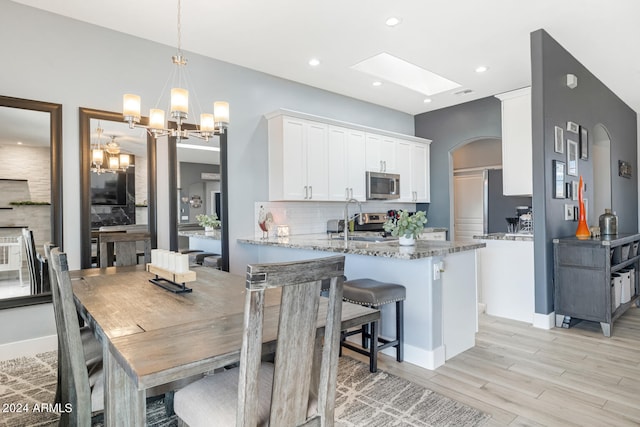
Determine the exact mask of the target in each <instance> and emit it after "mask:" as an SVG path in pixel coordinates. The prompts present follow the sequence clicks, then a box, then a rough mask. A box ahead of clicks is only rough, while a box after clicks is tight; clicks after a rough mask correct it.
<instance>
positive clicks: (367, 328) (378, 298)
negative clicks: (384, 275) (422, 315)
mask: <svg viewBox="0 0 640 427" xmlns="http://www.w3.org/2000/svg"><path fill="white" fill-rule="evenodd" d="M406 295H407V291H406V288H405V287H404V286H402V285H398V284H395V283H386V282H379V281H377V280H373V279H355V280H348V281H345V282H344V294H343V299H344V300H345V301H348V302H352V303H354V304H360V305H364V306H367V307H372V308H377V309H379V308H380V307H381V306H383V305H385V304H391V303H393V302H395V303H396V337H395V339H394V340H388V339H385V338H381V337H380V336H379V335H378V334H379V330H378V329H379V325H378V322H377V321H376V322H371V323H370V324H367V325H362V328H361V329H360V330H358V329H356V330H353V331H344V332H343V334H342V342H341V345H342V347H345V348H348V349H349V350H352V351H355V352H356V353H360V354H364V355H365V356H369V371H371V372H376V371H377V370H378V351H380V350H383V349H385V348H387V347H395V349H396V360H397V361H398V362H402V360H403V350H402V343H403V339H404V300H405V298H406ZM359 333H360V334H362V347H358V346H356V345H354V344H353V343H351V342H349V341H347V340H346V339H345V338H346V337H348V336H351V335H356V334H359ZM368 341H370V342H368ZM367 349H368V350H367Z"/></svg>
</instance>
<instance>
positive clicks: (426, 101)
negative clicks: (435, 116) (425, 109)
mask: <svg viewBox="0 0 640 427" xmlns="http://www.w3.org/2000/svg"><path fill="white" fill-rule="evenodd" d="M423 102H424V103H425V104H428V103H430V102H431V98H426V99H425V100H424V101H423Z"/></svg>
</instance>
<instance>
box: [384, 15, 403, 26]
mask: <svg viewBox="0 0 640 427" xmlns="http://www.w3.org/2000/svg"><path fill="white" fill-rule="evenodd" d="M400 22H402V20H401V19H400V18H396V17H395V16H392V17H390V18H388V19H387V20H386V21H385V24H387V26H388V27H395V26H396V25H398V24H399V23H400Z"/></svg>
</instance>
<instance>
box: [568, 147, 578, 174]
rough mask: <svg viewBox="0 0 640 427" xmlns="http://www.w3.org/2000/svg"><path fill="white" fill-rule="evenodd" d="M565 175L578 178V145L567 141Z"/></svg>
mask: <svg viewBox="0 0 640 427" xmlns="http://www.w3.org/2000/svg"><path fill="white" fill-rule="evenodd" d="M567 175H571V176H578V143H577V142H576V141H573V140H571V139H567Z"/></svg>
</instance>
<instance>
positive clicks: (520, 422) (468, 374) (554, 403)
mask: <svg viewBox="0 0 640 427" xmlns="http://www.w3.org/2000/svg"><path fill="white" fill-rule="evenodd" d="M345 354H349V355H350V356H352V357H354V358H358V359H360V360H366V358H365V357H364V356H361V355H358V354H356V353H353V352H349V351H348V350H345ZM378 363H379V367H380V368H381V369H383V370H385V371H387V372H389V373H392V374H394V375H397V376H400V377H403V378H406V379H408V380H410V381H413V382H415V383H419V384H422V385H423V386H425V387H427V388H429V389H431V390H434V391H437V392H439V393H441V394H443V395H445V396H449V397H451V398H453V399H456V400H458V401H459V402H463V403H466V404H467V405H470V406H473V407H475V408H478V409H480V410H482V411H484V412H486V413H488V414H490V415H491V416H492V419H491V421H490V422H489V423H488V425H487V427H494V426H562V427H565V426H598V427H599V426H640V309H638V308H635V307H633V308H631V309H629V310H628V311H627V312H626V313H625V314H624V315H623V316H622V317H621V318H619V319H618V321H617V322H616V323H615V324H614V325H613V328H612V336H611V338H606V337H604V336H603V335H602V331H601V329H600V325H599V324H598V323H593V322H585V321H583V322H580V323H578V324H577V325H575V326H573V327H571V328H570V329H558V328H554V329H552V330H549V331H547V330H543V329H537V328H534V327H532V326H531V325H528V324H526V323H522V322H516V321H511V320H506V319H501V318H497V317H491V316H487V315H484V314H483V315H481V317H480V328H479V332H478V334H477V335H476V346H475V347H474V348H472V349H470V350H467V351H465V352H464V353H462V354H459V355H458V356H456V357H454V358H452V359H450V360H448V361H447V362H446V364H445V365H444V366H442V367H440V368H438V369H437V370H435V371H430V370H427V369H422V368H419V367H417V366H415V365H411V364H409V363H397V362H396V361H395V359H394V358H393V357H388V356H386V355H382V354H381V355H380V356H379V362H378Z"/></svg>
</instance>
